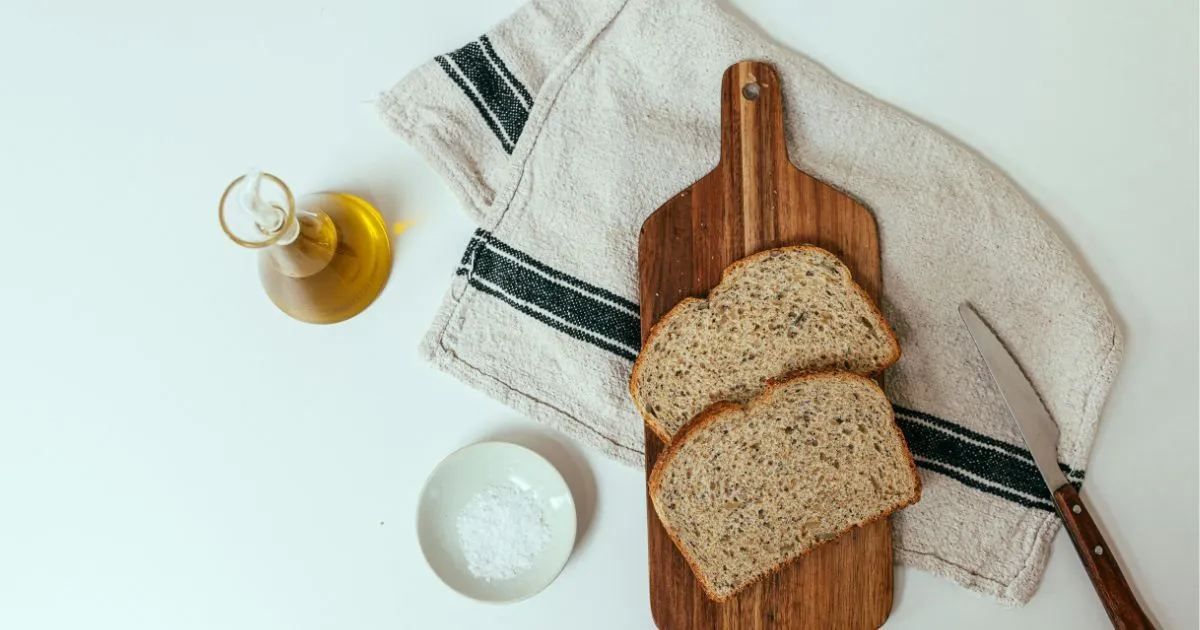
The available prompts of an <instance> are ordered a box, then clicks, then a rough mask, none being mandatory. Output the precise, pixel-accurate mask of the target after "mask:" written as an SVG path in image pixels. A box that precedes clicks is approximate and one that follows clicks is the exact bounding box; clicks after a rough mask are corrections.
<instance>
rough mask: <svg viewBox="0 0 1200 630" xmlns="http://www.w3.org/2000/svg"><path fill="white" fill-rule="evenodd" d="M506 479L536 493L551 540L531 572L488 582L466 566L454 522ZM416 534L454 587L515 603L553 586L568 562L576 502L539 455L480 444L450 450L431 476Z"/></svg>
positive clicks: (488, 599)
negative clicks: (476, 498)
mask: <svg viewBox="0 0 1200 630" xmlns="http://www.w3.org/2000/svg"><path fill="white" fill-rule="evenodd" d="M506 480H510V481H512V482H514V483H516V484H517V485H520V486H522V487H526V486H528V487H530V488H532V489H533V491H534V492H535V493H536V496H537V499H538V502H539V503H540V504H541V506H542V510H543V512H544V513H545V519H546V525H547V526H549V529H550V540H549V541H548V542H547V543H546V545H545V547H543V548H542V551H541V553H540V554H539V555H538V557H537V559H536V560H534V562H533V566H532V567H531V568H530V569H528V570H527V571H525V572H523V573H521V574H520V575H518V576H517V577H515V578H513V579H511V580H492V581H488V580H484V579H482V578H477V577H475V576H474V575H471V572H470V571H469V570H468V569H467V561H466V559H465V558H464V557H463V552H462V548H461V546H460V545H459V542H458V533H457V530H456V527H455V524H456V521H457V519H458V514H459V513H460V512H461V511H462V509H463V507H464V506H466V504H467V502H468V501H469V500H470V499H471V497H472V496H474V494H475V493H476V492H479V491H481V490H483V489H485V488H487V487H489V486H492V485H494V484H498V483H502V482H504V481H506ZM417 537H418V539H419V540H420V543H421V551H422V552H423V553H424V554H425V560H426V561H427V562H429V566H430V567H431V568H432V569H433V571H434V573H436V574H437V575H438V577H439V578H441V579H442V581H443V582H445V583H446V585H447V586H449V587H450V588H452V589H454V590H456V591H458V592H459V593H462V594H463V595H466V596H467V597H470V598H472V599H476V600H479V601H484V602H492V603H510V602H515V601H519V600H522V599H525V598H527V597H530V596H533V595H535V594H537V593H538V592H539V591H541V590H542V589H544V588H546V587H547V586H549V584H550V583H551V582H553V581H554V578H556V577H558V574H559V572H560V571H562V568H563V566H564V565H565V564H566V563H567V558H569V557H570V556H571V549H572V548H573V547H574V546H575V501H574V499H573V498H572V497H571V489H570V488H568V487H567V483H566V482H565V481H563V478H562V475H560V474H559V472H558V470H556V469H555V468H554V466H553V465H551V464H550V462H548V461H546V460H545V458H543V457H542V456H541V455H538V454H537V453H535V452H533V451H531V450H529V449H527V448H525V447H522V446H517V445H516V444H509V443H507V442H481V443H479V444H473V445H471V446H468V447H466V448H462V449H459V450H457V451H455V452H453V453H451V454H450V455H449V456H447V457H446V459H444V460H442V463H440V464H438V467H437V468H436V469H434V471H433V474H431V475H430V476H429V479H428V480H427V481H426V482H425V489H424V490H422V491H421V498H420V502H419V505H418V507H417Z"/></svg>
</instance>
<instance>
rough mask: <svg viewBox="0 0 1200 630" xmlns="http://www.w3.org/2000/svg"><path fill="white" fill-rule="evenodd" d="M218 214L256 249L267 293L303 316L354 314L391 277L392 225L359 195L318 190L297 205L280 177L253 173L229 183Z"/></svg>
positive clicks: (325, 318) (236, 238)
mask: <svg viewBox="0 0 1200 630" xmlns="http://www.w3.org/2000/svg"><path fill="white" fill-rule="evenodd" d="M220 218H221V228H222V229H223V230H224V231H225V234H226V235H227V236H229V238H230V239H232V240H233V242H235V243H237V244H238V245H241V246H242V247H246V248H250V249H254V250H257V251H258V274H259V279H260V280H261V281H262V285H263V288H264V289H265V290H266V292H267V296H269V297H270V298H271V301H272V302H274V303H275V306H277V307H279V309H280V310H282V311H283V312H284V313H287V314H288V315H290V316H292V317H294V318H296V319H298V320H300V321H303V322H309V323H313V324H332V323H335V322H340V321H343V320H346V319H349V318H351V317H353V316H355V315H357V314H358V313H360V312H362V310H363V309H365V308H366V307H367V306H368V305H370V304H371V302H373V301H374V300H375V298H376V297H377V296H378V295H379V293H380V292H381V291H382V290H383V287H384V285H385V284H386V283H387V278H388V273H389V272H390V271H391V266H392V249H391V242H390V241H389V238H388V231H387V225H386V224H385V223H384V221H383V217H382V216H380V214H379V212H378V211H377V210H375V208H374V207H372V206H371V204H369V203H367V201H365V200H363V199H361V198H359V197H356V196H354V195H349V194H346V193H339V192H326V193H316V194H311V195H306V196H304V197H303V198H301V199H300V200H299V203H297V201H296V199H295V198H294V197H293V196H292V191H291V189H289V188H288V186H287V184H285V183H284V182H283V180H281V179H279V178H278V177H276V176H274V175H271V174H269V173H262V172H259V171H251V172H249V173H247V174H246V175H243V176H241V177H239V178H237V179H235V180H234V181H233V182H232V183H230V184H229V187H228V188H226V189H225V193H224V194H223V195H222V196H221V205H220Z"/></svg>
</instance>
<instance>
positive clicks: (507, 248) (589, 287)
mask: <svg viewBox="0 0 1200 630" xmlns="http://www.w3.org/2000/svg"><path fill="white" fill-rule="evenodd" d="M475 236H476V237H478V238H480V239H482V240H484V241H486V242H487V244H488V245H489V246H491V247H495V248H496V249H498V250H500V251H502V252H504V253H505V254H508V255H509V256H512V257H513V258H516V259H518V260H520V261H521V262H523V263H525V264H527V265H529V266H531V267H534V268H536V269H537V270H538V271H541V272H542V273H545V274H546V275H548V276H551V277H553V278H555V279H557V280H561V281H563V282H565V283H567V284H569V285H571V286H573V287H575V288H576V289H578V290H579V291H580V292H582V293H587V294H589V295H593V296H595V297H598V298H600V299H603V300H608V301H609V302H615V303H616V304H619V305H621V306H623V307H625V308H626V309H628V310H630V311H632V312H633V313H635V314H639V313H640V312H641V311H640V310H639V308H638V304H637V302H634V301H633V300H627V299H625V298H623V297H621V296H619V295H617V294H616V293H613V292H612V291H608V290H605V289H602V288H600V287H598V286H596V285H594V284H589V283H587V282H584V281H583V280H580V279H579V278H575V277H573V276H571V275H568V274H565V273H563V272H561V271H559V270H557V269H554V268H553V267H550V266H549V265H545V264H543V263H541V262H538V261H537V260H535V259H534V258H533V257H532V256H530V255H529V254H526V253H525V252H522V251H520V250H518V249H516V248H514V247H512V246H511V245H508V244H507V243H505V242H503V241H500V240H498V239H497V238H496V237H494V236H492V235H491V234H490V233H489V232H487V231H485V230H478V229H477V230H475ZM635 316H636V315H635ZM634 345H635V346H637V347H641V345H642V344H641V334H640V333H639V335H638V342H637V343H635V344H634Z"/></svg>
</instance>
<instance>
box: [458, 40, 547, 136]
mask: <svg viewBox="0 0 1200 630" xmlns="http://www.w3.org/2000/svg"><path fill="white" fill-rule="evenodd" d="M446 56H447V57H449V58H450V60H451V61H453V62H454V65H456V66H457V67H458V70H459V71H461V72H462V74H463V76H465V77H466V79H467V82H469V83H470V84H471V85H472V86H473V87H474V88H475V91H476V92H478V94H479V96H480V98H481V99H482V100H483V103H484V105H485V106H486V107H487V110H488V111H489V112H491V114H492V116H493V117H494V118H495V120H496V121H497V122H499V123H500V126H501V127H502V128H503V129H504V137H502V138H500V140H501V143H504V142H507V143H508V148H506V149H505V151H508V152H509V153H512V148H511V147H513V146H516V144H517V140H518V139H519V138H520V137H521V132H522V131H524V130H525V121H526V120H528V119H529V109H528V107H527V106H526V104H525V102H524V101H522V100H521V96H518V95H517V93H516V92H515V91H514V87H513V86H510V85H509V81H508V80H506V79H505V76H504V75H502V74H501V72H500V70H499V68H504V72H505V73H506V74H507V75H509V76H511V73H510V72H508V69H507V67H506V66H504V65H503V64H502V63H500V62H499V58H498V57H495V58H493V59H495V62H493V60H492V59H489V58H488V55H487V54H486V53H485V52H484V49H483V46H481V45H480V43H479V42H471V43H469V44H467V45H466V46H463V47H462V48H459V49H458V50H456V51H454V52H452V53H450V54H449V55H446ZM515 84H516V83H515V81H514V85H515ZM522 90H524V88H522ZM494 131H495V130H494V129H493V132H494ZM498 135H499V134H498Z"/></svg>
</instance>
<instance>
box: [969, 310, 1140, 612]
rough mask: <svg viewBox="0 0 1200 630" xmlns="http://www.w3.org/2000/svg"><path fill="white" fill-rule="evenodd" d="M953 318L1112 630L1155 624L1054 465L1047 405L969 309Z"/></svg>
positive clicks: (1054, 440)
mask: <svg viewBox="0 0 1200 630" xmlns="http://www.w3.org/2000/svg"><path fill="white" fill-rule="evenodd" d="M958 314H959V316H960V317H962V320H963V324H965V325H966V327H967V332H968V333H969V334H970V336H971V340H972V341H974V342H975V347H976V349H978V350H979V354H980V356H982V357H983V363H984V364H985V365H986V366H987V369H988V373H989V374H990V375H991V377H992V382H993V383H994V384H995V386H996V389H998V390H1000V397H1001V398H1002V399H1004V404H1005V406H1007V407H1008V413H1009V415H1011V416H1012V418H1013V420H1014V421H1016V423H1017V428H1018V429H1020V431H1021V437H1023V438H1024V439H1025V444H1026V445H1027V446H1028V447H1029V453H1030V455H1032V456H1033V463H1034V465H1036V466H1037V469H1038V472H1039V473H1041V475H1042V479H1044V480H1045V481H1046V487H1047V488H1048V489H1049V490H1050V495H1051V497H1052V498H1053V501H1054V508H1055V510H1056V511H1057V512H1058V515H1059V517H1060V518H1061V519H1062V521H1063V524H1064V525H1065V526H1066V529H1067V533H1068V535H1070V537H1071V542H1072V543H1074V544H1075V551H1077V552H1078V553H1079V558H1080V560H1082V561H1083V567H1084V569H1085V570H1086V571H1087V574H1088V577H1089V578H1091V580H1092V586H1093V587H1095V589H1096V594H1097V595H1099V596H1100V602H1101V603H1102V604H1104V611H1105V612H1106V613H1108V618H1109V620H1110V621H1112V624H1113V627H1114V628H1120V629H1125V628H1130V629H1132V628H1153V627H1154V625H1153V624H1152V623H1151V621H1150V618H1149V617H1148V616H1146V613H1145V612H1144V611H1143V610H1142V608H1141V606H1140V605H1139V604H1138V601H1137V597H1136V596H1135V595H1134V593H1133V589H1132V588H1131V587H1130V586H1129V583H1128V582H1127V581H1126V580H1125V575H1124V574H1123V573H1122V572H1121V567H1120V565H1118V564H1117V561H1116V559H1115V558H1114V557H1113V553H1112V549H1111V548H1109V546H1108V543H1106V542H1105V541H1104V537H1103V536H1102V535H1101V533H1100V529H1099V527H1098V526H1097V525H1096V522H1095V521H1094V520H1092V515H1091V512H1090V511H1089V510H1088V509H1087V506H1086V505H1084V503H1083V500H1082V499H1080V498H1079V493H1078V492H1077V491H1076V490H1075V486H1072V485H1071V484H1070V483H1068V482H1067V477H1066V475H1064V474H1063V471H1062V469H1061V468H1059V466H1058V425H1057V424H1055V422H1054V419H1053V418H1051V417H1050V412H1049V411H1047V410H1046V405H1044V404H1042V398H1041V396H1038V393H1037V390H1036V389H1034V387H1033V384H1032V383H1030V382H1029V379H1028V378H1026V377H1025V373H1024V372H1022V371H1021V366H1019V365H1017V361H1016V360H1015V359H1013V357H1012V355H1011V354H1009V352H1008V350H1007V349H1006V348H1005V347H1004V344H1003V343H1001V341H1000V339H999V338H998V337H996V335H995V334H994V333H993V332H992V329H991V328H989V327H988V325H987V323H986V322H984V321H983V319H982V318H980V317H979V314H978V313H976V312H975V309H974V308H972V307H971V305H969V304H966V303H963V304H960V305H959V307H958Z"/></svg>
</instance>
